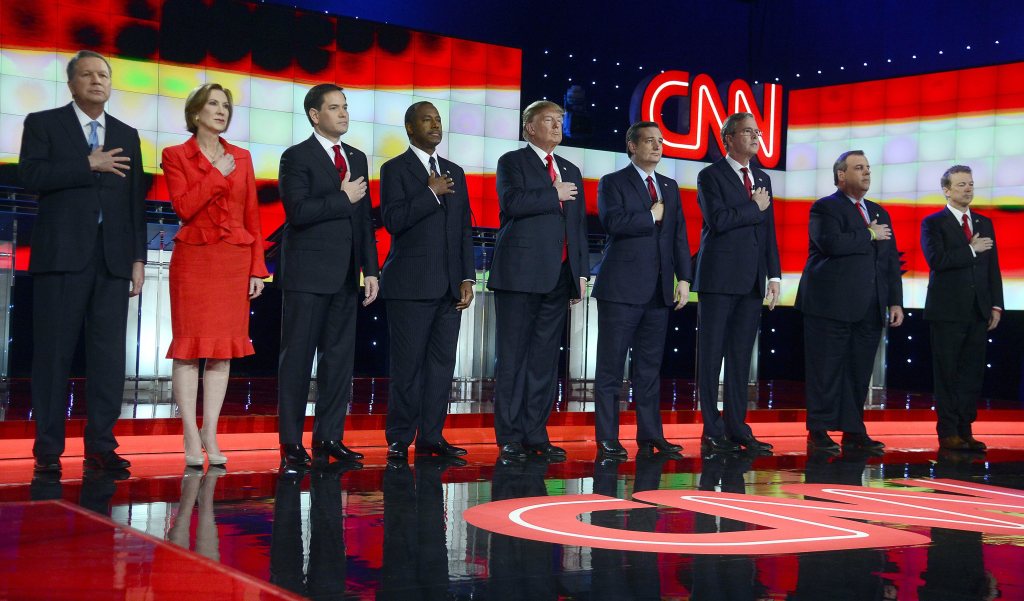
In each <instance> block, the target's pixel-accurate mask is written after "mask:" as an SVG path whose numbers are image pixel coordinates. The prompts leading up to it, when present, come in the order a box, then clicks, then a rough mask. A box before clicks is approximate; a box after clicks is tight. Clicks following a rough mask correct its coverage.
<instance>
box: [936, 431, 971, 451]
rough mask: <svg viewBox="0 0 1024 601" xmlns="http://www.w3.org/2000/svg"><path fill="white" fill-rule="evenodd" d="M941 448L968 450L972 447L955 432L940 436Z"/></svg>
mask: <svg viewBox="0 0 1024 601" xmlns="http://www.w3.org/2000/svg"><path fill="white" fill-rule="evenodd" d="M939 448H940V449H946V450H949V451H967V450H970V448H971V447H970V446H969V445H968V444H967V441H966V440H964V439H963V438H960V437H959V436H957V435H956V434H954V435H952V436H943V437H942V438H939Z"/></svg>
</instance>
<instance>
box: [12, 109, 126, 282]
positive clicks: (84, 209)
mask: <svg viewBox="0 0 1024 601" xmlns="http://www.w3.org/2000/svg"><path fill="white" fill-rule="evenodd" d="M103 146H104V148H106V149H112V148H123V149H124V151H123V152H122V153H121V154H122V155H123V156H127V157H129V158H131V169H129V170H128V173H127V175H126V177H121V176H119V175H117V174H114V173H94V172H93V171H91V170H90V169H89V159H88V157H89V143H88V142H87V141H86V138H85V132H84V131H83V129H82V126H81V124H80V123H79V121H78V117H77V116H76V115H75V109H74V108H72V107H71V104H68V105H66V106H63V107H60V108H56V109H51V110H48V111H41V112H38V113H32V114H30V115H28V116H27V117H25V131H24V134H23V135H22V139H21V155H20V158H19V164H18V173H19V175H20V177H21V182H22V184H23V185H24V186H25V188H26V189H27V190H29V191H30V192H36V193H38V194H39V215H38V217H37V218H36V222H35V226H34V228H33V231H32V257H31V259H30V261H29V271H30V272H32V273H52V272H71V271H80V270H81V269H83V268H84V267H85V265H86V263H87V262H88V261H89V260H90V259H91V258H92V257H93V252H94V251H93V248H94V246H95V244H96V231H97V228H98V227H99V223H98V219H99V216H100V210H102V211H103V253H104V257H105V258H106V262H107V267H108V269H109V270H110V273H111V274H113V275H114V276H116V277H119V278H125V279H130V278H131V275H132V263H133V262H135V261H145V260H146V222H145V200H146V189H145V182H144V179H143V171H142V151H141V150H140V146H139V132H137V131H136V130H135V129H134V128H132V127H129V126H128V125H125V124H124V123H122V122H121V121H118V120H117V119H115V118H114V117H112V116H110V114H107V116H106V132H105V139H104V144H103Z"/></svg>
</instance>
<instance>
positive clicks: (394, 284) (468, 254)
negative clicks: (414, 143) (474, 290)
mask: <svg viewBox="0 0 1024 601" xmlns="http://www.w3.org/2000/svg"><path fill="white" fill-rule="evenodd" d="M437 158H438V169H439V170H440V171H441V173H446V172H447V173H449V174H450V175H451V178H452V180H454V182H455V192H453V193H451V194H444V195H442V196H441V198H440V200H441V202H440V203H438V198H437V197H435V196H434V193H433V192H432V191H431V190H430V188H428V187H427V170H426V169H424V167H423V163H421V162H420V160H419V158H417V157H416V155H415V154H414V153H413V151H412V149H409V150H406V151H405V152H404V153H403V154H400V155H398V156H397V157H395V158H393V159H391V160H390V161H388V162H386V163H384V164H383V165H381V167H380V209H381V214H382V216H383V218H384V228H385V229H386V230H387V231H388V232H389V233H390V234H391V236H392V238H391V250H390V252H388V258H387V260H385V261H384V268H383V270H382V271H381V278H380V293H381V296H382V297H383V298H385V299H404V300H414V299H420V300H423V299H435V298H440V297H442V296H444V295H446V294H448V295H451V296H452V297H454V298H456V299H458V298H460V296H461V295H460V293H459V286H460V285H461V284H462V282H463V281H464V280H472V279H475V277H476V271H475V269H474V266H473V241H472V238H471V229H470V228H471V224H470V219H469V193H468V192H467V190H466V174H465V173H464V172H463V171H462V168H461V167H459V166H458V165H456V164H455V163H453V162H451V161H449V160H447V159H444V158H441V157H437Z"/></svg>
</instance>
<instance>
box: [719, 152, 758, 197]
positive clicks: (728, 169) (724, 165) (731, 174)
mask: <svg viewBox="0 0 1024 601" xmlns="http://www.w3.org/2000/svg"><path fill="white" fill-rule="evenodd" d="M717 165H718V166H719V167H718V168H719V169H720V170H721V173H722V176H723V177H725V179H727V180H728V181H729V183H730V184H731V185H732V186H733V187H734V188H735V189H736V190H738V191H739V192H740V193H742V194H743V195H745V196H747V189H746V188H744V187H743V182H741V181H740V178H739V176H738V175H736V172H735V171H733V170H732V165H730V164H729V161H727V160H725V159H722V160H720V161H718V163H717ZM751 181H753V180H751Z"/></svg>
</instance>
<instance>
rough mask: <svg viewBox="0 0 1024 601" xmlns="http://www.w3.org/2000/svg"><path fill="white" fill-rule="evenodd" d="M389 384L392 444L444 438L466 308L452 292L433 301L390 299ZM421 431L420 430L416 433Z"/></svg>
mask: <svg viewBox="0 0 1024 601" xmlns="http://www.w3.org/2000/svg"><path fill="white" fill-rule="evenodd" d="M387 306H388V332H389V333H390V336H391V344H390V348H391V370H390V375H391V386H390V389H389V390H390V392H389V394H388V414H387V425H386V427H385V431H384V434H385V437H386V438H387V441H388V443H392V442H398V443H402V444H405V445H408V444H410V443H411V442H412V441H413V438H416V439H417V441H418V442H420V443H422V444H435V443H438V442H440V441H441V438H442V436H441V429H442V428H443V427H444V419H445V416H446V415H447V413H448V400H449V398H450V397H451V391H452V375H453V374H454V372H455V350H456V347H457V346H458V343H459V325H460V324H461V323H462V312H461V311H459V310H457V309H456V308H455V301H454V300H453V299H452V298H451V297H450V296H447V295H446V296H443V297H441V298H437V299H433V300H388V301H387ZM417 431H418V435H417Z"/></svg>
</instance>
